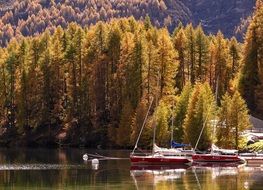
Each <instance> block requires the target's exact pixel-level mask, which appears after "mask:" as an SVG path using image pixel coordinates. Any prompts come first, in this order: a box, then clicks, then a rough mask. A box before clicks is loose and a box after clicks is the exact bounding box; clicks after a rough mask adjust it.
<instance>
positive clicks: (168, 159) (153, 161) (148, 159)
mask: <svg viewBox="0 0 263 190" xmlns="http://www.w3.org/2000/svg"><path fill="white" fill-rule="evenodd" d="M130 160H131V163H132V164H134V165H138V164H139V165H173V164H186V163H189V162H190V160H189V159H188V158H186V157H181V156H165V157H164V156H160V157H159V156H130Z"/></svg>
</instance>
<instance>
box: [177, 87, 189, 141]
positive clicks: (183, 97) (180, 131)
mask: <svg viewBox="0 0 263 190" xmlns="http://www.w3.org/2000/svg"><path fill="white" fill-rule="evenodd" d="M191 93H192V86H191V84H190V83H187V84H186V85H185V86H184V88H183V90H182V92H181V94H180V96H179V98H178V100H177V103H176V105H175V109H174V111H173V113H172V114H173V117H172V119H174V121H173V123H174V130H173V131H174V134H173V136H174V139H175V140H176V141H178V142H183V137H184V128H183V124H184V120H185V118H186V113H187V110H188V104H189V99H190V96H191Z"/></svg>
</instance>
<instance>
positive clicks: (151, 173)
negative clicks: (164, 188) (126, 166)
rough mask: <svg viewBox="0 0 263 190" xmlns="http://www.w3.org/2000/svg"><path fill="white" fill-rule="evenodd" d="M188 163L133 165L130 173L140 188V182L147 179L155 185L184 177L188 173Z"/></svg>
mask: <svg viewBox="0 0 263 190" xmlns="http://www.w3.org/2000/svg"><path fill="white" fill-rule="evenodd" d="M187 168H189V166H187V165H184V164H183V165H172V166H143V167H142V166H131V170H130V174H131V176H132V178H133V180H134V182H135V185H136V187H137V189H139V182H144V183H145V181H147V182H148V183H149V182H150V183H152V184H153V185H154V186H155V185H157V184H158V183H159V182H165V181H172V180H176V179H180V178H182V176H183V175H184V174H185V173H186V170H187Z"/></svg>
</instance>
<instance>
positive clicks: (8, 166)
mask: <svg viewBox="0 0 263 190" xmlns="http://www.w3.org/2000/svg"><path fill="white" fill-rule="evenodd" d="M62 169H85V166H83V165H62V164H1V165H0V171H3V170H62Z"/></svg>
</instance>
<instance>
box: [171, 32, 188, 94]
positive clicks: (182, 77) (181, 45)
mask: <svg viewBox="0 0 263 190" xmlns="http://www.w3.org/2000/svg"><path fill="white" fill-rule="evenodd" d="M173 41H174V47H175V50H176V51H177V52H178V62H179V66H178V72H177V75H176V78H175V82H176V87H177V88H178V89H179V91H181V90H182V89H183V87H184V85H185V83H186V68H187V67H186V54H187V53H186V42H187V39H186V36H185V33H184V31H183V29H180V30H178V31H177V32H176V35H175V36H174V39H173Z"/></svg>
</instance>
